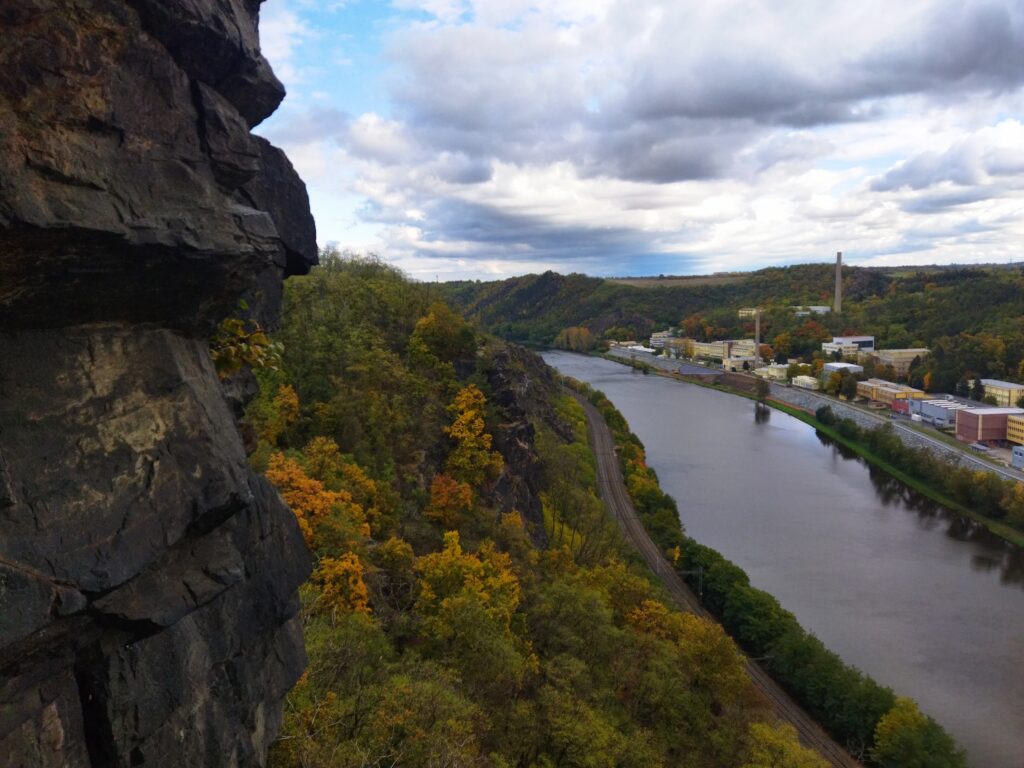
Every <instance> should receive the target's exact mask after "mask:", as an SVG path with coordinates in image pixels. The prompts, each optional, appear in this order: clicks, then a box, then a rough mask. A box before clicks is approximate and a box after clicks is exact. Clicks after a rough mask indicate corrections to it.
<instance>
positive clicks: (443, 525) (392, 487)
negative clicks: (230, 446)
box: [248, 255, 823, 768]
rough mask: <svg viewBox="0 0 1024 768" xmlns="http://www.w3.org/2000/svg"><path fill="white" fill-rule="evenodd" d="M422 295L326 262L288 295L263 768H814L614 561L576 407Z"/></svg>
mask: <svg viewBox="0 0 1024 768" xmlns="http://www.w3.org/2000/svg"><path fill="white" fill-rule="evenodd" d="M435 299H436V297H435V296H432V295H431V293H430V290H429V289H428V288H427V287H425V286H421V285H415V284H412V283H409V282H407V281H406V280H404V279H403V278H402V276H401V275H400V274H398V273H397V272H395V271H394V270H391V269H389V268H387V267H386V266H384V265H382V264H380V263H376V262H367V261H360V260H349V259H340V258H335V257H331V256H330V255H328V256H327V257H326V258H325V259H324V267H322V268H321V269H318V270H315V271H314V272H313V273H312V274H311V275H310V276H309V277H305V278H298V279H295V280H292V281H290V285H289V286H288V289H287V292H286V298H285V313H284V320H283V327H282V329H281V331H280V333H279V334H277V336H276V339H277V340H279V341H283V342H284V351H283V355H282V361H281V364H280V366H279V369H278V370H276V371H266V372H263V373H261V382H260V383H261V391H260V395H259V397H258V399H257V400H256V402H255V403H254V405H253V406H252V408H251V409H250V413H249V417H248V418H249V421H250V424H251V426H252V431H253V436H254V437H255V438H256V439H257V440H258V447H257V448H256V450H255V452H254V453H253V461H254V462H255V463H256V464H257V465H258V466H259V467H260V468H261V469H264V470H265V471H266V473H267V476H268V477H269V478H270V479H271V480H272V481H273V482H274V483H275V484H276V485H277V487H278V488H279V489H280V491H281V493H282V495H283V496H284V497H285V498H286V499H287V500H288V502H289V503H290V504H291V506H292V508H293V510H294V511H295V514H296V516H297V519H298V521H299V524H300V527H301V528H302V530H303V533H304V535H305V536H306V538H307V541H308V543H309V545H310V548H311V549H312V551H313V553H314V555H315V559H316V568H315V572H314V576H313V578H312V579H311V580H310V582H309V583H308V584H307V585H306V586H305V587H304V590H303V607H302V618H303V623H304V631H305V635H306V643H307V650H308V653H309V657H310V664H309V668H308V671H307V674H306V675H305V676H304V678H303V679H302V681H301V682H300V684H299V685H298V686H297V687H296V688H295V690H294V691H293V692H292V693H291V695H290V696H289V699H288V711H287V716H286V723H285V729H284V734H283V736H282V738H281V739H280V740H279V742H278V743H277V744H276V746H275V748H274V750H273V754H272V764H273V765H276V766H385V765H387V766H431V765H436V766H470V765H472V766H609V767H610V766H638V767H639V766H645V767H646V766H659V765H662V766H694V767H696V766H708V768H710V767H711V766H737V767H738V768H767V766H777V765H785V766H807V768H817V767H818V766H821V765H823V763H822V761H821V760H820V759H819V758H818V757H816V756H815V755H814V754H812V753H809V752H807V751H806V750H804V749H803V748H802V747H800V746H799V744H798V742H797V740H796V738H795V735H794V733H793V731H792V730H791V729H789V728H787V727H784V726H780V725H778V724H777V723H775V722H774V721H773V719H772V717H771V715H770V713H769V711H768V710H767V709H766V706H765V704H764V703H763V702H762V701H760V700H759V698H758V697H757V696H756V694H755V693H754V691H753V689H752V687H751V685H750V683H749V680H748V679H747V677H746V674H745V671H744V668H743V663H742V659H741V657H740V655H739V654H738V652H737V650H736V647H735V645H734V644H733V642H732V641H731V640H730V639H729V638H728V637H727V636H726V635H725V634H724V633H723V632H722V630H721V629H720V628H719V627H718V626H717V625H715V624H712V623H709V622H706V621H703V620H701V619H699V618H696V617H693V616H690V615H684V614H680V613H678V612H676V611H674V610H671V609H670V608H669V607H667V604H666V602H665V600H664V599H663V596H662V594H661V592H660V590H659V589H658V588H657V587H656V586H655V584H654V583H653V582H652V581H651V580H650V578H649V577H648V575H647V574H646V572H645V571H644V570H643V569H642V568H640V567H639V565H638V564H637V563H636V561H635V560H634V559H633V558H632V557H631V555H630V553H629V552H628V550H627V549H626V548H625V546H624V545H623V543H622V542H621V540H620V538H619V536H618V534H617V529H616V528H615V526H614V523H613V522H612V521H610V520H609V519H608V516H607V514H606V513H605V510H604V508H603V505H601V503H600V502H599V501H598V497H597V492H596V482H595V479H594V478H595V472H594V463H593V457H592V455H591V453H590V451H589V448H588V445H587V440H586V430H585V421H584V417H583V413H582V410H581V409H580V407H579V405H578V404H577V403H576V402H575V401H574V400H572V399H571V398H570V397H568V396H566V395H564V394H562V393H561V391H560V390H559V389H558V387H557V382H556V381H555V379H554V378H553V377H552V375H551V373H550V371H549V370H548V369H546V368H545V367H544V366H543V364H542V363H541V362H540V361H539V360H538V359H537V358H535V357H533V356H531V355H529V354H528V353H525V352H521V351H518V350H515V349H510V348H507V347H506V346H505V345H503V344H500V343H498V342H495V341H493V340H490V339H487V338H484V337H480V336H478V335H476V334H474V333H473V331H472V329H471V328H469V327H468V326H466V324H465V323H464V321H462V319H461V318H460V317H458V316H457V315H455V314H454V313H451V312H450V311H448V310H447V308H446V307H445V306H444V305H443V304H440V303H438V302H437V301H436V300H435ZM524 414H525V415H524ZM524 421H525V422H526V423H523V422H524ZM509 434H513V435H514V436H515V439H513V440H509V439H508V435H509ZM510 457H514V462H515V463H510V461H509V459H510ZM527 475H529V476H527ZM524 488H528V489H530V493H531V494H532V493H533V489H537V490H536V495H537V496H538V497H539V498H538V499H537V504H538V508H539V509H540V510H541V512H540V513H539V515H538V516H537V518H536V519H535V520H532V521H528V522H525V523H524V516H523V515H521V514H519V512H520V511H521V510H520V509H519V508H518V505H520V504H525V503H526V502H528V501H529V499H530V498H532V496H531V495H530V494H526V493H524V491H523V489H524ZM513 499H516V500H517V501H516V505H517V506H515V507H513V508H509V504H510V501H511V500H513Z"/></svg>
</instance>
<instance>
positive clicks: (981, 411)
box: [961, 407, 1024, 416]
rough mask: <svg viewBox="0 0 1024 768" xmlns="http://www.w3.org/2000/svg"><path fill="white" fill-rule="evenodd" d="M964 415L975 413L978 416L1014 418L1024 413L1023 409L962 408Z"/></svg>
mask: <svg viewBox="0 0 1024 768" xmlns="http://www.w3.org/2000/svg"><path fill="white" fill-rule="evenodd" d="M961 410H962V411H963V412H964V413H976V414H978V415H979V416H1014V415H1016V414H1019V413H1024V408H995V407H989V408H963V409H961Z"/></svg>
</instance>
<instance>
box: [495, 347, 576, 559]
mask: <svg viewBox="0 0 1024 768" xmlns="http://www.w3.org/2000/svg"><path fill="white" fill-rule="evenodd" d="M485 373H486V375H487V383H488V385H489V387H490V391H491V402H492V404H493V405H495V406H496V407H497V409H498V412H499V413H500V414H501V416H502V422H501V423H500V424H498V425H497V426H496V427H495V428H494V430H493V435H492V437H493V446H494V449H495V450H496V451H498V453H500V454H501V457H502V458H503V459H504V460H505V467H504V469H503V470H502V473H501V475H500V476H499V477H498V479H497V480H496V481H495V483H494V485H493V486H492V487H491V488H490V489H489V490H488V499H487V500H488V502H489V503H490V504H493V505H494V506H496V507H498V508H499V509H501V510H502V511H503V512H512V511H516V512H518V513H519V515H520V516H521V517H522V519H523V522H524V523H525V524H526V527H527V530H528V531H529V534H530V538H531V539H532V541H533V542H534V544H536V545H537V546H538V547H543V546H545V545H546V540H547V535H546V533H545V529H544V509H543V507H542V506H541V500H540V496H541V492H542V491H543V490H544V489H545V488H546V487H547V481H546V478H545V477H544V465H543V462H542V460H541V458H540V454H539V452H538V450H537V444H536V429H535V428H534V424H535V423H543V424H545V425H546V426H547V427H548V428H550V429H551V430H553V431H554V432H555V434H556V435H558V436H559V437H560V438H561V439H563V440H565V441H566V442H569V441H571V440H572V439H573V432H572V427H570V426H569V425H568V424H566V423H565V422H564V421H562V419H561V418H560V417H559V416H558V414H556V413H555V412H554V410H552V408H551V405H550V404H551V403H552V402H554V399H555V398H556V397H558V396H559V395H560V394H561V393H560V391H559V387H558V383H557V382H556V381H555V379H554V376H553V374H552V370H551V369H550V368H549V367H548V366H546V365H545V364H544V361H543V360H541V359H540V358H539V357H538V356H537V355H535V354H533V353H532V352H529V351H527V350H526V349H523V348H522V347H519V346H516V345H514V344H497V345H496V346H495V348H493V349H492V350H491V353H490V364H489V365H488V366H487V368H486V370H485Z"/></svg>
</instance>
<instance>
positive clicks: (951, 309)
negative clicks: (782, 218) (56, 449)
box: [441, 264, 1024, 391]
mask: <svg viewBox="0 0 1024 768" xmlns="http://www.w3.org/2000/svg"><path fill="white" fill-rule="evenodd" d="M833 277H834V265H832V264H801V265H796V266H791V267H773V268H768V269H762V270H758V271H756V272H749V273H729V274H725V275H711V276H706V277H703V278H701V277H664V278H658V277H650V278H618V279H615V280H606V279H602V278H595V277H588V276H586V275H580V274H570V275H560V274H557V273H554V272H545V273H544V274H541V275H524V276H522V277H515V278H510V279H508V280H501V281H496V282H486V283H481V282H473V281H465V282H453V283H445V284H443V285H442V286H441V289H442V291H443V292H444V294H445V296H446V297H447V298H448V299H449V300H451V301H452V302H453V303H455V304H457V305H458V306H459V307H460V308H461V309H462V310H463V311H464V312H465V313H466V314H467V316H469V317H471V318H473V319H475V320H476V322H478V323H479V324H480V325H481V326H482V327H483V328H485V329H487V330H489V331H491V332H492V333H495V334H497V335H499V336H502V337H504V338H506V339H510V340H513V341H517V342H520V343H524V344H527V345H531V346H541V347H543V346H551V345H553V344H554V342H555V339H556V337H557V336H558V334H559V333H560V332H562V331H563V330H564V329H566V328H569V327H574V326H582V327H584V328H587V329H588V330H589V331H590V332H591V333H592V334H593V336H594V337H595V338H597V339H601V338H618V339H626V338H636V339H642V338H645V337H647V336H649V335H650V333H651V332H652V331H654V330H660V329H665V328H668V327H680V326H684V327H685V332H686V333H687V334H688V335H694V336H697V337H707V338H712V337H713V338H728V337H733V336H741V335H749V334H750V333H751V331H752V322H751V321H750V320H749V319H746V318H739V317H738V316H737V310H738V309H739V308H741V307H749V306H760V307H762V308H763V314H762V338H763V340H765V341H766V342H767V343H769V344H773V345H775V346H777V347H779V348H782V349H783V351H788V352H790V353H792V354H794V355H801V356H804V355H808V354H810V353H811V352H812V351H813V350H814V349H816V348H818V346H819V343H820V340H821V338H823V337H825V336H827V335H833V334H834V335H839V334H843V333H866V334H872V335H874V336H875V337H876V339H877V343H878V346H879V347H882V348H899V347H911V346H926V347H930V348H933V349H935V350H936V354H935V356H934V357H935V359H934V360H932V361H931V362H930V363H929V365H927V366H924V367H922V368H921V369H920V370H918V371H917V373H916V376H917V378H919V379H921V381H922V382H923V377H924V374H925V373H929V372H930V373H931V374H932V377H931V381H932V385H933V389H935V390H936V391H938V390H940V389H941V390H946V389H951V388H952V387H953V386H954V384H955V383H956V381H957V380H958V379H960V378H962V377H964V376H967V375H974V374H979V375H982V376H993V377H998V378H1010V379H1015V378H1022V377H1024V370H1022V369H1021V360H1022V358H1024V269H1022V267H1021V265H1019V264H1017V265H1009V266H984V267H969V268H968V267H959V266H941V267H926V268H920V269H916V268H908V267H891V268H865V267H851V266H847V267H844V271H843V313H842V315H841V316H836V315H833V314H828V315H823V316H815V317H813V318H805V317H797V316H796V315H795V313H794V311H793V307H795V306H798V305H805V304H828V305H831V303H832V295H833V288H834V285H833ZM776 340H778V343H776Z"/></svg>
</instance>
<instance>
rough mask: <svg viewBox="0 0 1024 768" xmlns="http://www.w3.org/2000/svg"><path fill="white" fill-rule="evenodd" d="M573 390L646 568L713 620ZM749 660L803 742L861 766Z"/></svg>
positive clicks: (607, 487) (681, 601) (604, 478)
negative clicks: (655, 536) (645, 517)
mask: <svg viewBox="0 0 1024 768" xmlns="http://www.w3.org/2000/svg"><path fill="white" fill-rule="evenodd" d="M572 395H573V397H575V398H576V399H577V400H578V401H579V403H580V404H581V405H582V406H583V409H584V411H585V412H586V416H587V425H588V431H589V433H590V440H591V446H592V448H593V450H594V457H595V460H596V462H597V478H598V480H597V482H598V488H599V490H600V493H601V499H602V500H603V501H604V503H605V505H607V507H608V508H609V509H611V510H612V513H613V514H614V515H615V519H616V520H617V521H618V523H619V526H620V527H621V528H622V531H623V533H624V534H625V536H626V538H627V539H629V541H630V542H632V544H633V545H634V546H635V547H636V548H637V549H638V550H639V552H640V554H642V555H643V557H644V560H646V561H647V565H648V567H650V569H651V570H652V571H653V572H654V574H655V575H656V576H657V577H658V578H659V579H660V580H661V582H662V584H664V586H665V588H666V589H667V590H668V592H669V594H670V595H671V596H672V598H673V599H674V600H675V601H676V603H677V604H678V605H679V607H680V608H682V609H683V610H686V611H690V612H691V613H695V614H697V615H698V616H702V617H704V618H706V619H709V620H711V621H717V620H716V619H715V618H714V617H713V616H712V615H711V614H710V613H708V611H707V610H706V609H705V608H704V607H703V606H702V605H701V603H700V600H698V599H697V596H696V595H695V594H694V593H693V591H692V590H691V589H690V588H689V587H688V586H687V585H686V582H684V581H683V580H682V578H681V577H680V576H679V574H678V573H676V571H675V569H673V568H672V566H671V565H670V564H669V562H668V560H666V559H665V556H664V555H663V554H662V553H661V550H660V549H659V548H658V545H657V544H655V543H654V541H653V540H652V539H651V537H650V536H649V535H648V534H647V531H646V530H645V529H644V527H643V524H642V523H641V522H640V517H639V516H638V515H637V512H636V509H635V508H634V507H633V502H632V500H631V499H630V498H629V493H628V492H627V490H626V484H625V482H624V481H623V479H622V471H621V469H620V467H619V459H618V456H617V455H616V453H615V441H614V439H613V438H612V434H611V430H609V428H608V425H607V424H606V423H605V421H604V418H603V417H602V416H601V413H600V411H598V410H597V408H595V407H594V406H593V405H592V404H591V403H590V402H589V401H588V400H587V399H586V398H584V397H582V396H580V395H578V394H577V393H575V392H573V393H572ZM745 660H746V666H747V672H748V673H749V675H750V679H751V681H752V682H753V684H754V687H755V688H757V689H758V690H759V691H760V692H761V693H762V694H763V695H764V697H765V698H766V699H767V700H768V702H769V703H770V704H771V706H772V708H773V709H774V710H775V713H776V714H777V715H778V716H779V718H780V719H781V720H784V721H786V722H788V723H790V724H791V725H792V726H793V727H794V728H796V731H797V734H798V735H799V737H800V741H801V742H802V743H803V744H804V745H805V746H808V747H811V748H812V749H814V750H815V751H817V752H818V753H819V754H820V755H821V756H822V757H824V758H825V759H826V760H827V761H828V762H829V763H831V764H832V765H833V766H837V768H862V767H861V764H860V763H859V762H857V761H856V760H855V759H854V758H853V757H852V756H851V755H850V754H849V753H848V752H847V751H846V750H845V749H843V748H842V747H841V746H840V745H839V744H838V743H836V742H835V741H834V740H833V739H832V737H831V736H829V735H828V734H827V733H825V731H824V729H822V727H821V726H820V725H818V723H817V722H815V721H814V720H813V719H812V718H811V716H810V715H808V714H807V713H806V712H804V710H803V708H801V707H800V705H799V704H797V703H796V702H795V701H793V699H792V698H791V697H790V696H789V694H787V693H786V692H785V691H784V690H783V689H782V688H781V687H780V686H779V684H778V683H776V682H775V681H774V680H773V679H772V678H771V677H770V676H769V675H768V673H767V672H766V671H765V670H764V668H763V667H761V665H760V664H758V663H757V662H756V661H753V660H752V659H750V658H749V657H745Z"/></svg>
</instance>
